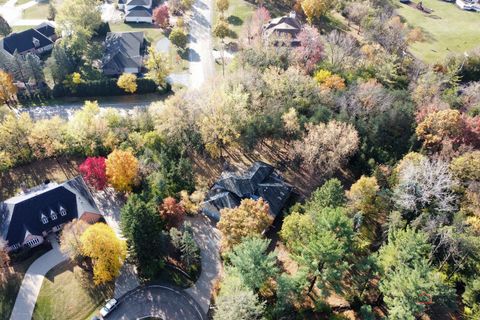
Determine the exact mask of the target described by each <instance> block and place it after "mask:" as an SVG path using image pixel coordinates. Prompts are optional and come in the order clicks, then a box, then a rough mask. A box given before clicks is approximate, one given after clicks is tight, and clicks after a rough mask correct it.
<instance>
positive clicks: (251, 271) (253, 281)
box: [227, 237, 279, 291]
mask: <svg viewBox="0 0 480 320" xmlns="http://www.w3.org/2000/svg"><path fill="white" fill-rule="evenodd" d="M269 243H270V241H269V240H266V239H260V238H258V237H254V238H247V239H245V240H243V241H242V242H241V243H239V244H237V245H235V246H233V248H232V251H231V252H229V253H228V254H227V258H228V259H229V262H230V263H229V264H230V265H231V268H232V270H230V271H229V272H235V273H236V274H238V276H239V277H240V278H241V279H242V283H243V284H244V285H245V286H246V287H247V288H248V289H250V290H254V291H256V290H258V289H260V288H261V287H262V286H263V285H264V284H265V282H266V281H267V280H268V279H270V278H273V277H275V276H276V275H277V273H278V272H279V270H278V268H277V266H276V262H277V261H276V260H277V257H276V254H275V253H273V252H270V253H267V249H268V245H269Z"/></svg>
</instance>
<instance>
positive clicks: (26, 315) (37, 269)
mask: <svg viewBox="0 0 480 320" xmlns="http://www.w3.org/2000/svg"><path fill="white" fill-rule="evenodd" d="M51 243H52V247H53V249H52V250H50V251H48V252H47V253H46V254H44V255H43V256H41V257H39V258H38V259H37V260H35V261H34V262H33V263H32V265H31V266H30V267H29V268H28V270H27V273H26V274H25V277H24V278H23V281H22V286H21V287H20V290H19V291H18V295H17V299H16V300H15V305H14V307H13V310H12V314H11V316H10V319H11V320H21V319H22V320H23V319H31V318H32V315H33V310H34V309H35V303H36V301H37V297H38V294H39V293H40V289H41V288H42V283H43V278H44V277H45V274H47V272H48V271H49V270H50V269H52V268H53V267H55V266H56V265H57V264H59V263H61V262H63V261H65V260H67V257H66V256H64V255H63V254H62V253H61V252H60V248H59V245H58V243H57V241H55V240H53V241H51Z"/></svg>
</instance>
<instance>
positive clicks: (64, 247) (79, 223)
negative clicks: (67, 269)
mask: <svg viewBox="0 0 480 320" xmlns="http://www.w3.org/2000/svg"><path fill="white" fill-rule="evenodd" d="M88 227H89V224H88V223H86V222H85V221H83V220H77V219H74V220H72V221H70V222H68V223H67V224H65V226H64V227H63V229H62V233H61V236H60V250H61V251H62V252H63V253H64V254H66V255H67V256H68V257H69V258H70V259H71V260H72V261H76V262H78V260H79V259H80V258H81V257H82V256H83V251H82V242H81V237H82V235H83V233H84V232H85V231H86V230H87V229H88Z"/></svg>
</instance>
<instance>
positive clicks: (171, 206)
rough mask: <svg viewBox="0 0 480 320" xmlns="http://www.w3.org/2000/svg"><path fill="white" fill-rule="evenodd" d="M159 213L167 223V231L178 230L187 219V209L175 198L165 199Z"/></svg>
mask: <svg viewBox="0 0 480 320" xmlns="http://www.w3.org/2000/svg"><path fill="white" fill-rule="evenodd" d="M158 212H159V213H160V216H161V217H162V219H163V220H164V221H165V223H166V226H167V229H171V228H173V227H176V228H178V227H179V226H180V225H181V224H182V222H183V220H184V219H185V208H184V207H183V205H182V204H181V203H178V202H177V200H175V198H173V197H168V198H165V199H163V203H162V204H160V205H159V206H158Z"/></svg>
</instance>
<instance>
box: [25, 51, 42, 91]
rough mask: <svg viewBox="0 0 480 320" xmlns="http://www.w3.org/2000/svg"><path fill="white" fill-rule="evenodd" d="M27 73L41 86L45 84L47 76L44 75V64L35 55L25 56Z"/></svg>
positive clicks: (28, 54)
mask: <svg viewBox="0 0 480 320" xmlns="http://www.w3.org/2000/svg"><path fill="white" fill-rule="evenodd" d="M25 62H26V67H27V72H28V74H29V76H30V78H31V79H33V80H35V83H36V84H37V85H39V84H40V83H43V82H45V75H44V73H43V68H42V62H41V60H40V58H39V57H38V56H37V55H36V54H34V53H27V55H26V56H25Z"/></svg>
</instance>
